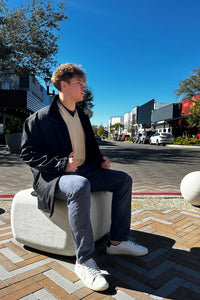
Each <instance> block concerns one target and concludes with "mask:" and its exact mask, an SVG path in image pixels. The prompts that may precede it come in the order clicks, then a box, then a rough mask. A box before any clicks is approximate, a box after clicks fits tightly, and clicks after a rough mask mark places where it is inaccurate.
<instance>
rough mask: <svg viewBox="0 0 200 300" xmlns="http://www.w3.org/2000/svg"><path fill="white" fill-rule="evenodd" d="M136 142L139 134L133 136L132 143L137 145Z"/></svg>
mask: <svg viewBox="0 0 200 300" xmlns="http://www.w3.org/2000/svg"><path fill="white" fill-rule="evenodd" d="M138 141H139V133H136V134H134V136H133V143H138Z"/></svg>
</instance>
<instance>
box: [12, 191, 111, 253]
mask: <svg viewBox="0 0 200 300" xmlns="http://www.w3.org/2000/svg"><path fill="white" fill-rule="evenodd" d="M32 191H33V189H27V190H23V191H20V192H18V193H17V194H16V195H15V196H14V198H13V201H12V208H11V227H12V232H13V236H14V238H15V239H16V240H17V241H18V242H20V243H22V244H24V245H27V246H29V247H32V248H35V249H38V250H41V251H45V252H50V253H54V254H60V255H66V256H74V255H75V247H74V242H73V237H72V233H71V228H70V225H69V220H68V208H67V205H66V203H65V201H62V200H59V199H55V205H54V213H53V216H52V217H51V218H49V215H48V214H46V213H44V212H43V211H41V210H39V209H38V208H37V207H38V203H37V197H35V196H32V195H31V192H32ZM111 203H112V193H109V192H95V193H91V210H90V215H91V223H92V228H93V234H94V239H95V241H97V240H98V239H100V238H101V237H103V236H104V235H105V234H107V233H108V232H109V231H110V225H111Z"/></svg>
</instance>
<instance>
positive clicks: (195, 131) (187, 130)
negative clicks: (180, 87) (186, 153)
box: [179, 94, 200, 138]
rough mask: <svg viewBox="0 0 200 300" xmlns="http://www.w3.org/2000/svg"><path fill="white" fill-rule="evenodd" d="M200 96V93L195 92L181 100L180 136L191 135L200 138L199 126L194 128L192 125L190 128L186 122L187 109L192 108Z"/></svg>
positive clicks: (187, 136) (188, 136)
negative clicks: (188, 97) (189, 97)
mask: <svg viewBox="0 0 200 300" xmlns="http://www.w3.org/2000/svg"><path fill="white" fill-rule="evenodd" d="M199 97H200V94H197V95H195V96H193V97H192V98H191V100H189V99H183V100H182V109H181V120H180V121H179V124H180V126H181V130H182V134H181V135H182V136H185V137H186V138H190V137H191V136H197V137H198V138H200V127H199V128H196V127H193V128H191V127H190V126H189V124H188V121H187V119H188V114H189V112H188V110H189V109H190V108H192V106H193V103H194V102H195V101H196V100H197V99H198V98H199Z"/></svg>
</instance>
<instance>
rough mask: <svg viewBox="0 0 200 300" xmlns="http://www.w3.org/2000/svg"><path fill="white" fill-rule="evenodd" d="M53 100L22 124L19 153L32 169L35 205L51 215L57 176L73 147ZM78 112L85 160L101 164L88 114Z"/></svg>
mask: <svg viewBox="0 0 200 300" xmlns="http://www.w3.org/2000/svg"><path fill="white" fill-rule="evenodd" d="M57 100H58V96H55V98H54V100H53V102H52V104H51V105H50V106H47V107H45V108H43V109H41V110H39V111H37V112H36V113H34V114H33V115H31V116H30V117H29V118H28V119H27V120H26V121H25V124H24V130H23V135H22V144H21V157H22V159H23V160H24V161H25V163H27V164H28V165H29V166H30V167H31V170H32V172H33V175H34V181H33V188H34V190H35V191H36V192H37V196H38V208H39V209H42V210H44V211H45V212H48V213H50V214H51V215H52V213H53V207H54V193H55V188H56V184H57V182H58V180H59V178H60V176H62V175H64V174H65V167H66V164H67V160H68V156H69V154H70V153H71V152H72V151H73V149H72V144H71V140H70V136H69V131H68V128H67V126H66V124H65V122H64V120H63V119H62V117H61V115H60V112H59V110H58V106H57ZM77 112H78V115H79V118H80V121H81V124H82V126H83V130H84V132H85V147H86V161H85V162H86V163H88V164H91V165H94V166H97V167H100V165H101V163H102V161H103V159H102V155H101V153H100V150H99V147H98V144H97V142H96V139H95V136H94V133H93V130H92V126H91V124H90V121H89V118H88V116H87V115H86V114H85V113H84V112H83V111H82V110H80V109H79V108H77Z"/></svg>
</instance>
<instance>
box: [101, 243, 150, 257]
mask: <svg viewBox="0 0 200 300" xmlns="http://www.w3.org/2000/svg"><path fill="white" fill-rule="evenodd" d="M106 252H107V253H108V254H112V255H133V256H142V255H146V254H147V253H148V249H147V248H146V247H143V246H140V245H138V244H137V243H134V242H132V241H124V242H121V243H120V244H118V245H116V246H114V245H112V244H110V245H109V246H107V248H106Z"/></svg>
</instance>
